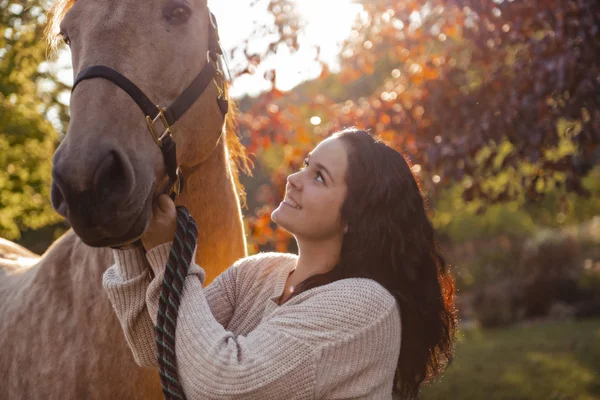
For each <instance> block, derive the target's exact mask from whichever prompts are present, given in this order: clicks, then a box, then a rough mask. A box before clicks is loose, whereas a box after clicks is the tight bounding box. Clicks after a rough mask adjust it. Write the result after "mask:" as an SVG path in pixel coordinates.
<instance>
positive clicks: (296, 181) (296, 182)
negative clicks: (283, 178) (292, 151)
mask: <svg viewBox="0 0 600 400" xmlns="http://www.w3.org/2000/svg"><path fill="white" fill-rule="evenodd" d="M299 174H300V171H299V172H296V173H294V174H290V175H288V177H287V183H288V185H289V186H291V187H292V188H294V189H296V190H299V189H300V188H301V187H302V184H301V183H300V176H299Z"/></svg>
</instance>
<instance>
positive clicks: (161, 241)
mask: <svg viewBox="0 0 600 400" xmlns="http://www.w3.org/2000/svg"><path fill="white" fill-rule="evenodd" d="M175 219H176V210H175V206H174V204H173V202H172V201H171V200H170V199H169V198H168V197H167V196H161V197H160V198H159V202H158V208H156V210H155V217H154V218H153V221H152V223H151V225H150V227H149V228H148V229H147V231H146V232H145V233H144V236H143V237H142V243H143V245H144V248H145V249H146V250H147V253H146V254H144V251H143V250H141V249H129V250H118V251H117V250H115V259H116V263H115V265H113V266H112V267H110V268H109V269H108V270H107V271H106V273H105V275H104V287H105V289H106V291H107V292H108V295H109V297H110V299H111V301H112V303H113V305H114V308H115V310H116V313H117V315H118V317H119V319H120V321H121V324H122V326H123V329H124V331H125V336H126V338H127V341H128V343H129V345H130V347H131V349H132V351H133V354H134V356H135V359H136V361H137V362H138V363H139V364H140V365H145V366H153V367H155V366H156V365H157V362H156V346H155V339H154V324H155V323H156V313H157V304H158V296H159V292H160V285H161V281H162V276H163V273H164V269H165V264H166V262H167V259H168V255H169V251H170V246H171V241H172V240H173V237H174V232H175V226H176V222H175ZM272 219H273V221H275V223H277V224H278V225H279V226H281V227H282V228H284V229H286V230H288V231H289V232H291V233H292V234H293V235H294V237H295V239H296V241H297V244H298V249H299V252H298V253H299V254H298V256H295V255H292V254H278V253H266V254H258V255H255V256H251V257H247V258H244V259H242V260H239V261H238V262H236V263H235V264H234V265H233V266H232V267H230V268H229V269H227V270H226V271H225V272H223V273H222V274H221V275H220V276H219V277H217V279H215V281H214V282H213V283H212V284H210V285H209V286H207V287H206V288H202V282H203V280H204V271H203V270H202V269H201V268H200V267H198V266H197V265H195V264H193V265H191V267H190V272H189V276H188V277H187V278H186V281H185V285H184V291H183V295H182V302H181V306H180V309H179V319H178V323H177V336H176V341H177V353H176V355H177V361H178V371H179V377H180V381H181V383H182V387H183V389H184V391H185V393H186V395H187V397H188V398H190V399H192V398H198V399H199V398H219V399H221V398H222V399H231V398H241V399H312V398H324V399H328V398H335V399H346V398H361V399H363V398H364V399H390V398H391V396H392V391H394V392H397V393H399V394H400V395H401V397H402V398H406V399H410V398H414V397H416V395H417V393H418V389H419V386H420V385H421V383H423V382H424V381H427V380H429V379H431V378H433V377H434V376H436V375H437V374H439V373H440V372H441V371H442V370H443V369H444V367H445V366H446V365H447V363H448V362H449V361H450V359H451V356H452V351H453V342H454V333H455V328H456V319H455V310H454V305H453V299H454V281H453V279H452V277H451V275H450V274H449V272H448V266H447V265H446V263H445V262H444V259H443V258H442V256H441V255H440V253H439V251H438V250H437V247H436V244H435V241H434V231H433V228H432V226H431V223H430V222H429V221H428V219H427V216H426V212H425V207H424V204H423V199H422V197H421V194H420V190H419V186H418V184H417V182H416V181H415V178H414V176H413V175H412V173H411V170H410V168H409V165H408V164H407V162H406V161H405V159H404V158H403V156H402V155H401V154H400V153H398V152H396V151H395V150H393V149H392V148H390V147H388V146H387V145H385V144H384V143H382V142H380V141H377V140H375V139H374V138H373V137H371V136H370V135H369V134H367V133H366V132H364V131H360V130H357V129H349V130H345V131H342V132H339V133H337V134H335V135H333V136H332V137H330V138H328V139H326V140H324V141H323V142H321V143H320V144H319V145H318V146H317V147H316V148H315V149H314V151H312V152H311V154H310V155H309V157H307V159H306V162H305V167H304V168H303V169H302V170H300V171H298V172H296V173H294V174H292V175H290V176H289V177H288V182H287V187H286V195H285V198H284V200H283V201H282V202H281V204H280V205H279V207H278V208H277V209H276V210H275V211H273V214H272ZM192 259H193V258H192ZM146 260H147V261H148V263H149V265H150V268H151V269H152V271H150V270H149V269H148V268H147V266H146V265H147V264H146ZM401 344H402V346H401Z"/></svg>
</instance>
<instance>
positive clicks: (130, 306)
mask: <svg viewBox="0 0 600 400" xmlns="http://www.w3.org/2000/svg"><path fill="white" fill-rule="evenodd" d="M113 256H114V259H115V263H114V264H113V265H112V266H111V267H110V268H108V269H107V270H106V272H105V273H104V275H103V277H102V284H103V286H104V289H105V291H106V293H107V294H108V298H109V299H110V301H111V303H112V305H113V308H114V310H115V312H116V314H117V317H118V319H119V322H120V323H121V327H122V328H123V332H124V333H125V340H126V341H127V344H128V345H129V347H130V348H131V349H135V350H134V351H133V357H134V359H135V362H136V363H137V364H138V365H140V366H143V367H155V366H157V362H156V354H157V352H156V344H155V342H154V337H155V333H154V325H153V324H152V320H151V319H150V314H149V313H148V307H147V306H146V291H147V289H148V285H149V284H150V281H151V273H150V268H148V264H147V262H146V258H145V256H144V250H143V249H141V248H134V249H128V250H113Z"/></svg>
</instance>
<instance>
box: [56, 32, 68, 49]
mask: <svg viewBox="0 0 600 400" xmlns="http://www.w3.org/2000/svg"><path fill="white" fill-rule="evenodd" d="M58 36H60V38H61V39H62V41H63V42H65V44H66V45H67V46H70V45H71V39H69V36H67V34H66V33H64V32H60V33H59V34H58Z"/></svg>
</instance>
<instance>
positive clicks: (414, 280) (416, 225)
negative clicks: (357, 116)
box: [294, 128, 456, 399]
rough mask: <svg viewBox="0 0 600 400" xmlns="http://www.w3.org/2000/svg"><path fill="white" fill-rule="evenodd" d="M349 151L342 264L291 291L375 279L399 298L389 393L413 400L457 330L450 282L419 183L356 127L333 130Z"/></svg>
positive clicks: (445, 359)
mask: <svg viewBox="0 0 600 400" xmlns="http://www.w3.org/2000/svg"><path fill="white" fill-rule="evenodd" d="M334 137H336V138H339V139H340V140H342V141H343V143H345V144H346V146H347V149H348V171H347V175H346V185H347V187H348V192H347V193H348V194H347V196H346V199H345V200H344V203H343V205H342V209H341V217H342V221H344V223H346V224H347V225H348V232H347V233H346V234H345V236H344V239H343V243H342V250H341V254H340V261H339V263H338V264H337V265H336V266H335V267H334V268H333V269H332V270H331V271H329V272H327V273H325V274H320V275H315V276H311V277H310V278H308V279H306V280H305V281H303V282H302V283H301V284H300V285H299V286H298V287H297V289H296V291H295V293H294V295H298V294H299V293H302V292H303V291H306V290H309V289H311V288H314V287H317V286H321V285H324V284H327V283H331V282H333V281H336V280H339V279H344V278H351V277H362V278H370V279H374V280H375V281H377V282H378V283H379V284H381V285H382V286H383V287H385V288H386V289H387V290H388V291H389V292H390V293H391V294H392V295H393V296H394V297H395V298H396V301H397V302H398V305H399V308H400V317H401V320H402V345H401V350H400V357H399V359H398V366H397V368H396V373H395V379H394V392H395V393H398V394H400V396H401V397H402V398H403V399H413V398H416V396H417V394H418V391H419V386H420V385H421V384H422V383H423V382H428V381H431V380H432V379H433V378H434V377H436V376H437V375H438V374H440V373H441V372H442V371H443V370H444V369H445V368H446V366H447V365H448V363H449V362H450V361H451V359H452V356H453V351H454V341H455V332H456V310H455V308H454V292H455V288H454V279H453V278H452V276H451V275H450V273H449V270H448V269H449V266H448V265H447V264H446V262H445V261H444V258H443V257H442V255H441V254H440V251H439V250H438V246H437V244H436V241H435V238H434V230H433V226H432V225H431V222H430V221H429V219H428V218H427V214H426V210H425V204H424V201H423V196H422V195H421V190H420V188H419V184H418V183H417V180H416V179H415V176H414V175H413V173H412V171H411V169H410V166H409V164H408V162H407V161H406V160H405V158H404V157H403V156H402V154H400V153H399V152H397V151H396V150H394V149H392V148H391V147H389V146H387V145H386V144H384V143H383V142H381V141H379V140H377V139H375V138H374V137H372V136H371V135H370V134H368V133H367V132H365V131H362V130H358V129H356V128H350V129H346V130H344V131H341V132H338V133H336V134H334Z"/></svg>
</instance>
